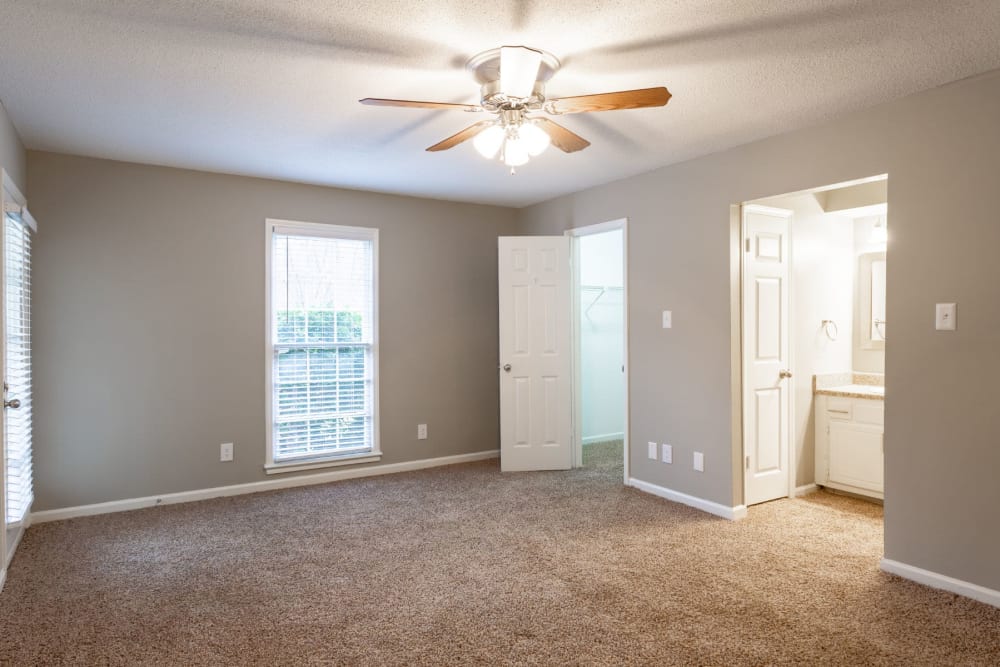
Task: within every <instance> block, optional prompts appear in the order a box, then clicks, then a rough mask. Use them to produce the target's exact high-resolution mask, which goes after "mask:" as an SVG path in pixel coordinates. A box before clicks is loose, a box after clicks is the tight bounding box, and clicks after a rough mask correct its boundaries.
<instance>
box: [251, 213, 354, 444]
mask: <svg viewBox="0 0 1000 667" xmlns="http://www.w3.org/2000/svg"><path fill="white" fill-rule="evenodd" d="M271 242H272V248H271V251H272V254H271V290H272V293H271V341H272V344H273V350H272V352H273V356H272V368H271V378H272V392H273V394H272V412H271V414H272V418H273V424H272V433H271V446H272V456H273V460H274V461H275V462H276V463H277V462H285V461H296V460H301V459H311V458H320V457H329V456H336V455H343V454H355V453H361V452H369V451H372V449H373V413H374V401H373V382H374V378H373V363H372V341H373V322H374V294H373V246H374V244H373V242H372V240H371V239H356V238H335V237H330V236H325V235H323V236H321V235H316V236H312V235H308V234H307V233H303V232H297V231H285V230H282V229H280V228H276V229H275V230H274V231H273V233H272V238H271Z"/></svg>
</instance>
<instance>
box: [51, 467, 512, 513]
mask: <svg viewBox="0 0 1000 667" xmlns="http://www.w3.org/2000/svg"><path fill="white" fill-rule="evenodd" d="M498 456H500V450H498V449H490V450H487V451H484V452H473V453H471V454H456V455H454V456H440V457H437V458H433V459H419V460H417V461H405V462H403V463H386V464H384V465H376V466H368V467H366V468H345V469H339V470H331V471H329V472H321V473H315V474H311V475H297V476H294V477H281V478H280V479H269V480H265V481H263V482H248V483H246V484H233V485H231V486H216V487H213V488H209V489H195V490H194V491H181V492H179V493H166V494H163V495H160V496H146V497H144V498H126V499H123V500H112V501H110V502H106V503H96V504H93V505H77V506H76V507H62V508H59V509H54V510H45V511H42V512H33V513H32V514H31V521H32V523H45V522H47V521H61V520H63V519H72V518H75V517H80V516H93V515H95V514H109V513H111V512H127V511H129V510H137V509H143V508H146V507H156V506H157V505H173V504H176V503H190V502H194V501H196V500H208V499H209V498H223V497H226V496H241V495H244V494H247V493H260V492H261V491H274V490H277V489H289V488H293V487H296V486H311V485H313V484H326V483H328V482H337V481H340V480H345V479H356V478H359V477H374V476H376V475H391V474H394V473H399V472H409V471H411V470H422V469H424V468H437V467H439V466H447V465H454V464H456V463H470V462H472V461H483V460H485V459H495V458H497V457H498Z"/></svg>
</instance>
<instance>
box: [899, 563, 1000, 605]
mask: <svg viewBox="0 0 1000 667" xmlns="http://www.w3.org/2000/svg"><path fill="white" fill-rule="evenodd" d="M879 569H881V570H882V571H883V572H888V573H889V574H895V575H897V576H900V577H903V578H904V579H909V580H910V581H915V582H917V583H918V584H923V585H924V586H930V587H931V588H939V589H941V590H943V591H948V592H949V593H957V594H958V595H963V596H965V597H967V598H972V599H973V600H979V601H980V602H985V603H986V604H988V605H993V606H994V607H1000V591H995V590H993V589H992V588H986V587H985V586H980V585H979V584H972V583H969V582H968V581H962V580H961V579H954V578H952V577H948V576H946V575H943V574H938V573H937V572H931V571H930V570H924V569H922V568H919V567H914V566H913V565H907V564H906V563H900V562H899V561H896V560H890V559H888V558H883V559H882V560H881V561H880V562H879Z"/></svg>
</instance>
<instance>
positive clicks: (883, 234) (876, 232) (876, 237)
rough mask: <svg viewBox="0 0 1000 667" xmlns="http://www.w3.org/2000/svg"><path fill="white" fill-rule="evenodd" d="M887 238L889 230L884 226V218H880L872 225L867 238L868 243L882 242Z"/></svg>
mask: <svg viewBox="0 0 1000 667" xmlns="http://www.w3.org/2000/svg"><path fill="white" fill-rule="evenodd" d="M888 240H889V230H888V229H886V226H885V218H880V219H879V220H878V222H876V223H875V226H874V227H872V233H871V236H870V237H869V239H868V242H869V243H873V244H882V243H886V242H887V241H888Z"/></svg>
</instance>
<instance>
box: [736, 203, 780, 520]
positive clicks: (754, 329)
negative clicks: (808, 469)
mask: <svg viewBox="0 0 1000 667" xmlns="http://www.w3.org/2000/svg"><path fill="white" fill-rule="evenodd" d="M790 222H791V212H790V211H782V210H780V209H768V208H764V207H758V206H744V207H743V231H744V234H743V239H744V240H743V243H744V246H743V359H744V375H743V383H744V394H743V453H744V456H745V465H746V478H745V479H746V489H745V494H744V495H745V497H744V502H745V504H747V505H753V504H755V503H762V502H766V501H768V500H774V499H775V498H784V497H787V496H788V493H789V457H788V447H789V431H790V413H789V409H790V394H791V387H790V384H791V383H790V380H789V379H788V378H790V377H791V373H790V372H789V370H788V369H789V367H790V366H789V341H788V327H789V321H788V304H789V295H788V276H789V265H790V262H789V247H790V246H789V241H788V233H789V227H790Z"/></svg>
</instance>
